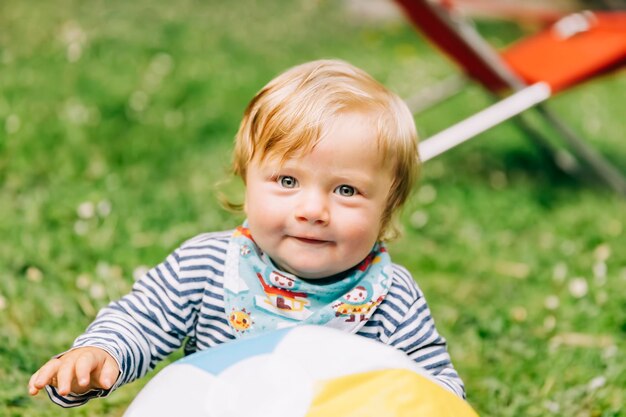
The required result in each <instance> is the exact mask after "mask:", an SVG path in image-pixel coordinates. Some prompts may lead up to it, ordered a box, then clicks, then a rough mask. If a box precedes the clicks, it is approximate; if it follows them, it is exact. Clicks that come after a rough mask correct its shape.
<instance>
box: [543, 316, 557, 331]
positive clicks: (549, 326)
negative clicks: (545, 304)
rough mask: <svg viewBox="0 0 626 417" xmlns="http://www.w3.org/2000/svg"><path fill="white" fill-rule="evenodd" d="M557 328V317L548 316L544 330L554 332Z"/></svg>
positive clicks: (544, 322)
mask: <svg viewBox="0 0 626 417" xmlns="http://www.w3.org/2000/svg"><path fill="white" fill-rule="evenodd" d="M555 327H556V317H554V316H546V318H545V319H543V328H544V329H546V330H547V331H552V330H554V328H555Z"/></svg>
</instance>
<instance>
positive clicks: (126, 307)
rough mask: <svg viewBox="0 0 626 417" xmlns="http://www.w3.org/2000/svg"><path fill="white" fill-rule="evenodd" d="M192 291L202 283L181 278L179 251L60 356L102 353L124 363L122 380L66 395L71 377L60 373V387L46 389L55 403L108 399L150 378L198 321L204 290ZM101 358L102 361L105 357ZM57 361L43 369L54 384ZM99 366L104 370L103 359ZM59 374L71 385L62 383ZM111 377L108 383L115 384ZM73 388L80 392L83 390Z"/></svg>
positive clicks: (106, 310) (100, 315) (67, 404)
mask: <svg viewBox="0 0 626 417" xmlns="http://www.w3.org/2000/svg"><path fill="white" fill-rule="evenodd" d="M193 287H198V283H197V282H195V281H193V280H185V279H182V278H180V267H179V256H178V254H177V252H174V253H173V254H171V255H170V256H168V258H167V259H166V260H165V261H164V262H163V263H161V264H159V265H158V266H156V267H155V268H153V269H151V270H150V271H149V272H148V273H147V274H145V275H144V276H143V277H142V278H140V279H139V280H138V281H137V282H136V283H135V284H134V285H133V289H132V291H131V292H130V293H129V294H127V295H126V296H124V297H123V298H121V299H120V300H118V301H115V302H112V303H110V304H109V305H108V306H107V307H105V308H103V309H102V310H101V311H100V312H99V313H98V316H97V317H96V319H95V320H94V322H93V323H92V324H91V325H90V326H89V328H88V329H87V331H86V332H85V333H84V334H82V335H81V336H79V337H78V338H77V339H76V341H75V342H74V344H73V347H72V350H71V351H70V352H69V353H67V354H64V355H63V356H61V357H60V358H59V360H60V361H61V362H60V363H63V358H64V357H67V356H66V355H70V353H72V352H80V350H79V348H84V347H89V348H90V349H101V350H103V351H106V352H108V353H107V354H108V355H110V356H111V357H112V358H113V362H115V363H116V364H119V377H116V378H113V381H112V382H113V383H112V386H110V387H109V388H106V387H105V385H108V384H104V383H103V382H105V381H102V380H99V381H98V382H97V383H94V384H93V385H94V388H95V389H93V390H91V391H87V392H85V391H86V390H85V389H84V388H83V387H82V386H81V384H78V386H76V384H75V385H74V386H73V387H72V388H70V391H71V392H69V393H67V392H68V390H67V381H68V380H69V379H72V378H71V377H66V376H65V375H66V374H65V372H67V371H63V373H61V374H60V375H59V373H58V372H57V381H56V382H57V385H56V386H55V384H51V385H50V384H49V385H47V386H46V390H47V391H48V395H49V396H50V398H51V399H52V401H53V402H55V403H57V404H59V405H61V406H63V407H74V406H77V405H81V404H84V403H85V402H87V401H88V400H90V399H92V398H96V397H102V396H106V395H108V394H109V392H110V391H112V390H114V389H117V388H118V387H119V386H121V385H123V384H126V383H128V382H131V381H133V380H135V379H137V378H139V377H141V376H143V375H145V374H146V373H147V372H148V371H150V370H151V369H153V368H154V367H155V366H156V364H157V363H158V362H159V361H160V360H162V359H163V358H164V357H166V356H167V355H169V354H170V353H171V352H173V351H174V350H176V349H178V348H179V347H180V346H181V345H182V342H183V340H184V339H185V337H187V336H188V335H189V333H190V332H191V331H192V329H193V326H194V323H195V314H196V312H195V310H194V306H195V305H196V304H197V303H198V301H199V298H200V296H201V294H202V291H201V288H200V290H199V291H198V290H197V288H193ZM196 298H198V300H196ZM73 355H74V354H72V356H69V357H68V359H67V362H68V368H67V369H71V368H72V366H74V367H75V365H77V364H78V362H74V361H73V360H72V359H73V358H74V356H73ZM76 355H78V353H76ZM98 357H100V358H102V356H101V355H100V354H99V355H98ZM76 360H78V358H76ZM96 362H97V361H96ZM105 362H106V363H108V362H107V361H105ZM58 363H59V362H57V361H56V360H52V364H50V365H49V366H50V368H46V367H47V366H48V365H44V368H46V369H45V372H46V373H45V374H44V375H43V376H42V378H41V379H42V380H46V379H47V380H48V381H50V379H49V378H48V377H49V372H50V369H52V370H54V369H55V367H56V366H57V365H55V364H58ZM99 363H101V364H102V365H103V366H104V363H103V362H102V361H100V362H99ZM58 366H60V365H58ZM81 366H82V365H81ZM59 369H64V368H62V367H61V368H59ZM59 372H60V370H59ZM70 373H71V372H70ZM40 375H41V371H40ZM60 376H62V377H63V383H64V384H66V385H61V380H59V377H60ZM74 376H76V374H74ZM101 376H102V375H101ZM104 376H106V375H104ZM106 379H107V381H106V382H111V381H110V380H108V378H106ZM37 382H39V377H37ZM97 385H101V386H100V387H98V386H97ZM33 388H35V386H33ZM73 388H78V392H77V391H74V389H73Z"/></svg>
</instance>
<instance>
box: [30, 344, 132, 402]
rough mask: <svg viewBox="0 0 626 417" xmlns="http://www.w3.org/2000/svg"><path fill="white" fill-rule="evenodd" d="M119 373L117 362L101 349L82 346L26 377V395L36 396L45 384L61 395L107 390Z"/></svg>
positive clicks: (52, 360) (50, 361)
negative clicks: (54, 388) (28, 378)
mask: <svg viewBox="0 0 626 417" xmlns="http://www.w3.org/2000/svg"><path fill="white" fill-rule="evenodd" d="M119 373H120V370H119V367H118V365H117V362H116V361H115V359H113V357H112V356H111V355H109V354H108V353H107V352H106V351H105V350H103V349H100V348H97V347H82V348H77V349H74V350H71V351H69V352H67V353H66V354H64V355H63V356H61V357H60V358H55V359H51V360H49V361H48V362H47V363H46V364H45V365H44V366H42V367H41V368H39V370H38V371H37V372H35V373H34V374H33V376H31V377H30V381H29V382H28V393H29V394H30V395H37V393H38V392H39V390H41V389H43V387H45V386H46V385H52V386H54V387H56V388H57V391H58V393H59V394H61V395H67V394H69V393H70V392H72V393H74V394H83V393H85V392H87V391H90V390H92V389H96V388H98V389H109V388H111V387H112V386H113V384H114V383H115V381H116V380H117V377H118V376H119Z"/></svg>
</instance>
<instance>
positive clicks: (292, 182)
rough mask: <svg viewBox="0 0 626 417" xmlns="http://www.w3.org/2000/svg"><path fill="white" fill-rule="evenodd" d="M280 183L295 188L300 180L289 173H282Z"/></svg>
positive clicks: (285, 186) (282, 185)
mask: <svg viewBox="0 0 626 417" xmlns="http://www.w3.org/2000/svg"><path fill="white" fill-rule="evenodd" d="M278 183H279V184H280V186H281V187H283V188H295V187H297V186H298V180H297V179H295V178H294V177H290V176H289V175H281V176H280V177H278Z"/></svg>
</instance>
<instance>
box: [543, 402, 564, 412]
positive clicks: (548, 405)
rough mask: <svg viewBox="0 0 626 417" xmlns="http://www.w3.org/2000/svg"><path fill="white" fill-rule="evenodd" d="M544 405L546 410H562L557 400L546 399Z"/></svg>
mask: <svg viewBox="0 0 626 417" xmlns="http://www.w3.org/2000/svg"><path fill="white" fill-rule="evenodd" d="M543 406H544V408H545V409H546V410H548V411H549V412H551V413H554V414H556V413H558V412H559V411H561V406H560V405H559V403H557V402H555V401H546V402H544V403H543Z"/></svg>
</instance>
